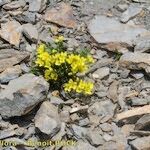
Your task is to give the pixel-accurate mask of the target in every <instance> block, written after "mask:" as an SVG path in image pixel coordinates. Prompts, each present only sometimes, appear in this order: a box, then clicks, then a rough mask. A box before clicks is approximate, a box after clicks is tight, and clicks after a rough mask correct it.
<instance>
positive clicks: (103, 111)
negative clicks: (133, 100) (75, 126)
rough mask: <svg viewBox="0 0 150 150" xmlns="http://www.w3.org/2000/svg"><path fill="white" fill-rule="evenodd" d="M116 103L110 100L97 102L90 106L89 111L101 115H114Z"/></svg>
mask: <svg viewBox="0 0 150 150" xmlns="http://www.w3.org/2000/svg"><path fill="white" fill-rule="evenodd" d="M114 110H115V105H114V104H113V103H112V102H111V101H110V100H105V101H101V102H95V103H94V104H93V105H92V106H91V107H89V109H88V112H89V113H90V114H94V115H97V116H101V117H109V118H111V117H113V115H114Z"/></svg>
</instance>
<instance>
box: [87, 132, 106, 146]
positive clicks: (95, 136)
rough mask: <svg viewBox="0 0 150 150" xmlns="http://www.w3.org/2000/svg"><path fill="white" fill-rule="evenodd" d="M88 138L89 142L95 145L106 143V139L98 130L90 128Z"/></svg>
mask: <svg viewBox="0 0 150 150" xmlns="http://www.w3.org/2000/svg"><path fill="white" fill-rule="evenodd" d="M86 139H87V140H88V141H89V143H90V144H91V145H93V146H99V145H103V143H104V139H103V137H102V136H101V135H100V133H99V132H98V131H96V130H95V131H94V130H93V131H92V130H89V131H88V132H87V134H86Z"/></svg>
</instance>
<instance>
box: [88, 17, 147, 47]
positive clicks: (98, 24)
mask: <svg viewBox="0 0 150 150" xmlns="http://www.w3.org/2000/svg"><path fill="white" fill-rule="evenodd" d="M88 29H89V32H90V34H91V35H92V36H93V37H94V39H95V40H96V41H97V42H98V43H103V44H107V43H111V42H113V43H126V44H128V45H130V46H132V45H133V41H134V40H135V39H136V38H137V36H139V35H141V34H144V33H147V34H148V33H149V32H148V31H147V30H145V29H144V28H141V27H138V26H136V25H128V24H121V23H120V22H119V21H117V20H116V19H114V18H108V17H106V16H95V18H94V19H92V20H91V21H90V23H89V25H88ZM122 35H123V36H122Z"/></svg>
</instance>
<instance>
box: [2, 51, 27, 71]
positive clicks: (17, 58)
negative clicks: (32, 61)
mask: <svg viewBox="0 0 150 150" xmlns="http://www.w3.org/2000/svg"><path fill="white" fill-rule="evenodd" d="M27 57H29V54H28V53H27V52H19V51H16V50H13V49H2V50H0V72H2V71H4V70H5V69H6V68H8V67H12V66H13V65H15V64H18V63H19V62H21V61H22V60H24V59H26V58H27Z"/></svg>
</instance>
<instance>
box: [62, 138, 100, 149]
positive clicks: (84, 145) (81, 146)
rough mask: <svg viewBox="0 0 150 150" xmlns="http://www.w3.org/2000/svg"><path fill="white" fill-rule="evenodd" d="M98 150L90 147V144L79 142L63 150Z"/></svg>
mask: <svg viewBox="0 0 150 150" xmlns="http://www.w3.org/2000/svg"><path fill="white" fill-rule="evenodd" d="M81 149H82V150H97V148H95V147H94V146H92V145H90V144H89V143H88V142H84V141H82V140H78V142H77V143H76V144H75V145H74V146H69V147H67V146H64V147H63V148H62V150H81Z"/></svg>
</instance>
